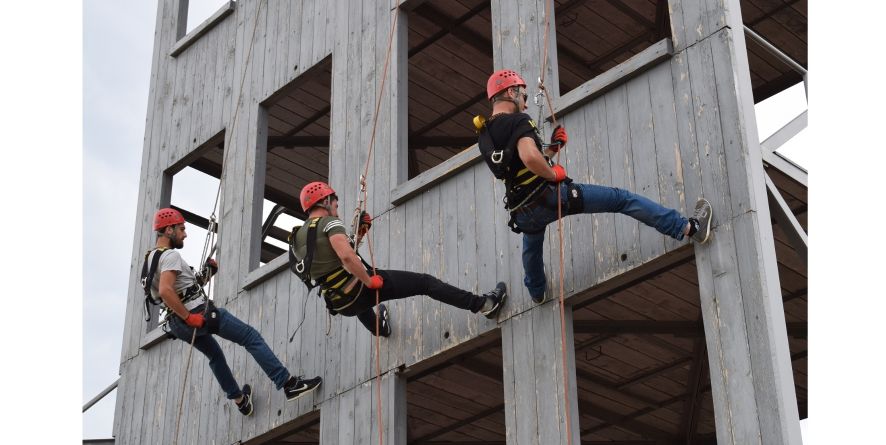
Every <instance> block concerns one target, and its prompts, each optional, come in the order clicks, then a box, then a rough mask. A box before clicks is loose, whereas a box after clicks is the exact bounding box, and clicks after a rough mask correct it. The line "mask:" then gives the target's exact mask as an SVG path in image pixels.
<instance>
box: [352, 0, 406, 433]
mask: <svg viewBox="0 0 886 445" xmlns="http://www.w3.org/2000/svg"><path fill="white" fill-rule="evenodd" d="M395 3H396V5H395V6H394V8H393V11H394V19H393V20H392V21H391V32H390V34H389V35H388V50H387V54H385V66H384V70H383V71H382V77H381V86H380V90H379V92H378V99H377V100H376V102H375V116H373V119H372V133H371V135H370V137H369V152H368V154H367V156H366V165H365V167H364V168H363V174H362V175H361V176H360V192H361V193H362V194H363V197H362V199H360V200H359V201H358V204H357V208H356V209H355V212H354V223H353V226H352V227H353V228H354V230H355V231H358V230H359V227H360V215H361V213H362V212H363V210H365V206H366V202H367V200H368V198H369V194H368V193H367V191H366V177H367V176H368V175H369V164H370V162H371V161H372V151H373V148H374V147H375V130H376V128H377V127H378V114H379V110H380V109H381V100H382V97H383V96H384V91H385V80H386V79H387V77H388V65H389V64H390V61H391V47H392V46H393V42H394V30H395V29H396V26H397V18H398V17H399V16H400V14H399V12H400V5H399V2H396V0H395ZM368 235H369V233H368V232H367V233H366V236H367V240H368V244H369V262H370V265H371V266H372V274H373V275H375V274H376V269H375V254H374V253H373V251H372V237H370V236H368ZM357 247H358V246H357V245H356V243H355V245H354V249H355V250H356V249H357ZM380 303H381V294H380V293H379V290H378V289H376V290H375V306H376V307H378V305H379V304H380ZM380 334H381V320H380V319H379V316H378V314H377V313H376V317H375V383H376V385H375V389H376V418H377V419H378V443H379V445H383V444H384V423H383V422H382V403H381V335H380Z"/></svg>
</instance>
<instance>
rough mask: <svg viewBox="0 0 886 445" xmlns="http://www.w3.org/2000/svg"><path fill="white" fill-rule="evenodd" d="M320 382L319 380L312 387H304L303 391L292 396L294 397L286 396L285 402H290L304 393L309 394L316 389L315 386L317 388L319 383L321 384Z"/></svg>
mask: <svg viewBox="0 0 886 445" xmlns="http://www.w3.org/2000/svg"><path fill="white" fill-rule="evenodd" d="M322 384H323V382H320V383H318V384H317V385H316V386H314V387H313V388H308V389H306V390H304V391H302V392H300V393H298V395H296V396H294V397H289V396H286V401H287V402H291V401H293V400H298V399H300V398H302V397H303V396H305V395H307V394H310V393H312V392H314V390H315V389H317V388H319V387H320V385H322Z"/></svg>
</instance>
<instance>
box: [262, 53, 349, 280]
mask: <svg viewBox="0 0 886 445" xmlns="http://www.w3.org/2000/svg"><path fill="white" fill-rule="evenodd" d="M262 105H263V106H264V108H265V110H266V111H267V113H266V114H267V136H268V137H267V156H266V157H265V159H264V164H265V165H264V166H259V165H256V171H262V170H263V171H264V173H265V178H264V192H263V199H264V201H263V204H262V212H261V215H262V218H261V220H262V226H261V233H260V236H259V242H260V243H261V254H260V258H259V261H258V266H262V265H264V264H267V263H268V262H270V261H271V260H273V259H274V258H277V257H279V256H280V255H285V254H286V253H287V250H288V246H289V242H288V239H289V234H290V232H291V231H292V228H293V227H294V226H296V225H300V224H301V223H302V222H303V221H304V218H305V214H304V212H303V211H302V208H301V204H300V202H299V193H300V191H301V189H302V187H304V186H305V185H307V184H308V183H310V182H314V181H324V182H328V181H329V138H330V125H331V121H330V119H331V110H332V56H329V57H327V58H325V59H323V60H322V61H321V62H319V63H318V64H317V65H315V66H313V67H311V68H310V69H309V70H307V71H305V73H303V74H301V75H300V76H298V77H297V78H296V79H294V80H293V81H292V82H290V83H289V84H288V85H286V86H284V87H283V88H281V89H280V90H279V91H277V92H276V93H274V94H273V95H272V96H271V97H270V98H269V99H268V100H266V101H265V102H264V103H263V104H262Z"/></svg>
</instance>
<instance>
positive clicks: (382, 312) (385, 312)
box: [378, 304, 391, 338]
mask: <svg viewBox="0 0 886 445" xmlns="http://www.w3.org/2000/svg"><path fill="white" fill-rule="evenodd" d="M378 309H379V310H378V313H379V315H380V316H381V319H382V320H384V321H385V323H386V324H387V325H388V331H387V335H386V334H385V330H384V329H382V328H381V323H379V330H380V331H381V336H382V337H385V338H387V337H390V336H391V329H390V328H391V320H389V319H388V307H387V306H385V305H383V304H381V305H379V306H378Z"/></svg>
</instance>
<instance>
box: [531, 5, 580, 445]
mask: <svg viewBox="0 0 886 445" xmlns="http://www.w3.org/2000/svg"><path fill="white" fill-rule="evenodd" d="M552 2H553V0H546V1H545V35H544V52H543V55H542V59H541V75H539V76H538V89H539V90H541V91H544V92H545V94H544V96H545V101H546V102H547V103H548V110H550V111H551V124H552V125H553V127H554V128H556V127H557V114H556V113H555V112H554V106H553V104H552V103H551V95H550V94H548V92H547V91H546V90H545V86H544V79H545V72H546V71H547V64H548V34H549V32H550V27H551V19H550V17H551V13H550V6H551V3H552ZM561 148H562V147H561ZM557 163H558V164H559V163H560V151H559V150H557ZM561 187H563V183H562V182H560V183H558V184H557V235H558V238H559V241H560V283H559V285H560V357H561V358H562V369H563V403H564V404H565V411H566V443H567V444H571V443H572V419H571V417H572V416H571V415H570V412H569V372H568V371H567V368H566V367H567V363H566V303H565V297H564V292H563V281H564V274H565V272H564V270H563V263H564V259H563V205H562V198H561V197H562V194H561V193H560V191H561V190H562V189H561Z"/></svg>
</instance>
